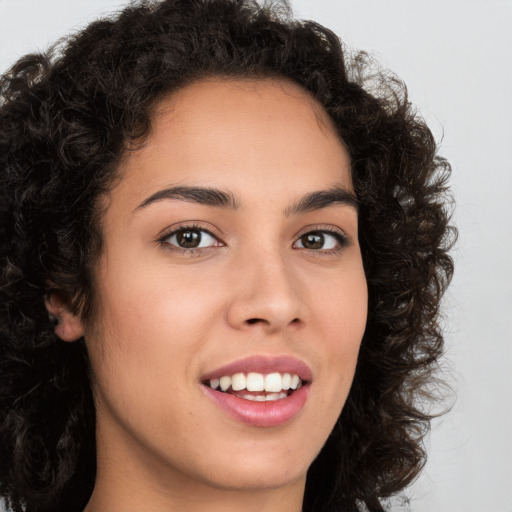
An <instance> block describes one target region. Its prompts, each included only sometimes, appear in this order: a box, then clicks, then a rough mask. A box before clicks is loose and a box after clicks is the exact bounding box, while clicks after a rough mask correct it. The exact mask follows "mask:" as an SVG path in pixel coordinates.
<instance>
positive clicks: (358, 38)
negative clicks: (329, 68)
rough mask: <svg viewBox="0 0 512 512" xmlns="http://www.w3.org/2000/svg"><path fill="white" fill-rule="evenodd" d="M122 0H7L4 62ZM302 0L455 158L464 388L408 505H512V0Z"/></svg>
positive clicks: (506, 508) (456, 327)
mask: <svg viewBox="0 0 512 512" xmlns="http://www.w3.org/2000/svg"><path fill="white" fill-rule="evenodd" d="M123 4H125V2H122V1H117V2H116V1H107V0H73V1H69V0H68V1H66V0H53V1H50V0H44V1H42V0H0V70H2V71H3V70H5V69H6V68H7V67H8V66H9V65H10V64H11V63H12V62H13V61H14V60H15V59H16V58H17V57H18V56H20V55H22V54H24V53H26V52H28V51H33V50H36V49H44V48H45V47H46V46H47V45H48V44H49V43H50V42H52V41H54V40H55V39H56V38H58V37H61V36H63V35H66V34H68V33H69V32H70V31H73V30H77V29H78V28H79V27H80V26H82V25H83V24H84V23H86V22H87V21H89V20H91V19H92V18H94V17H96V16H98V15H100V14H102V13H104V12H109V11H111V10H113V9H116V8H117V7H119V6H120V5H123ZM292 5H293V7H294V11H295V14H296V15H297V16H298V17H301V18H311V19H315V20H317V21H319V22H320V23H322V24H325V25H326V26H328V27H329V28H331V29H333V30H334V31H335V32H336V33H337V34H339V35H340V36H341V37H342V38H343V39H344V40H345V42H346V43H348V44H349V45H350V46H351V47H352V48H355V49H357V48H361V49H365V50H370V51H371V52H373V53H374V54H375V56H376V57H377V58H378V60H379V61H380V62H381V64H382V65H383V66H384V67H386V68H390V69H392V70H393V71H395V72H396V73H397V74H398V75H399V76H400V77H401V78H403V79H404V80H405V82H406V83H407V84H408V87H409V93H410V98H411V100H412V101H413V103H415V104H416V105H417V106H418V108H419V110H420V111H421V112H422V114H423V115H424V117H425V118H426V119H427V121H428V122H429V124H430V126H431V128H432V130H433V132H434V134H435V135H436V137H437V139H438V140H441V139H443V140H442V143H441V154H442V155H444V156H446V157H447V158H448V159H449V160H450V161H451V163H452V165H453V179H452V184H453V190H454V193H455V197H456V201H457V210H456V214H455V221H456V223H457V225H458V227H459V230H460V237H459V242H458V245H457V248H456V250H455V251H454V257H455V260H456V265H457V266H456V274H455V278H454V281H453V285H452V287H451V289H450V292H449V293H448V295H447V297H446V308H445V312H446V329H447V356H446V358H445V367H446V368H447V370H448V371H449V381H450V383H451V385H452V386H453V387H454V388H455V390H456V393H457V399H456V401H455V403H454V405H453V409H452V412H451V413H450V414H449V415H447V416H445V417H444V418H443V419H441V420H437V421H436V422H435V423H434V426H433V430H432V434H431V436H430V438H429V440H428V446H429V454H430V456H429V460H428V463H427V466H426V468H425V471H424V472H423V473H422V475H421V477H420V478H419V480H418V481H417V482H416V483H415V484H414V485H412V486H411V487H410V488H409V489H407V492H406V494H407V495H408V496H409V497H410V498H411V509H412V511H413V512H434V511H435V512H512V495H511V489H512V468H511V466H512V464H511V463H512V385H511V383H510V378H509V376H510V368H511V367H512V328H511V322H510V317H511V316H512V273H511V264H512V258H511V254H512V207H511V205H510V197H511V194H512V100H511V94H512V55H511V53H512V52H511V50H512V1H510V0H481V1H476V0H444V1H441V0H372V1H371V0H358V1H356V0H351V1H348V0H347V1H345V0H292ZM394 509H395V510H397V509H398V507H394Z"/></svg>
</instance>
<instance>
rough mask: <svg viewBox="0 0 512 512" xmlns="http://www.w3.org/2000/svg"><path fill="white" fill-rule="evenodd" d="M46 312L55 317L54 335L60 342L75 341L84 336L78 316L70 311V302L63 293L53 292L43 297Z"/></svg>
mask: <svg viewBox="0 0 512 512" xmlns="http://www.w3.org/2000/svg"><path fill="white" fill-rule="evenodd" d="M44 302H45V305H46V309H47V310H48V312H49V313H50V314H51V315H52V316H53V317H55V319H56V320H57V325H56V326H55V334H56V335H57V336H58V337H59V338H60V339H61V340H62V341H76V340H78V339H79V338H81V337H82V336H83V335H84V326H83V322H82V319H81V318H80V316H79V315H77V314H75V313H73V312H72V311H71V309H70V301H69V300H68V298H67V296H66V294H65V293H63V292H60V291H58V290H53V291H51V292H50V293H48V294H47V295H46V297H45V300H44Z"/></svg>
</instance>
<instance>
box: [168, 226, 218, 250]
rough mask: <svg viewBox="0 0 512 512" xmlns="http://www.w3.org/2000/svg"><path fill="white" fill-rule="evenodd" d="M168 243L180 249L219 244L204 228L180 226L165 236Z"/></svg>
mask: <svg viewBox="0 0 512 512" xmlns="http://www.w3.org/2000/svg"><path fill="white" fill-rule="evenodd" d="M165 241H166V242H167V243H168V244H171V245H175V246H176V247H179V248H181V249H202V248H205V247H212V246H215V245H219V242H218V240H217V239H216V238H215V237H214V236H213V235H212V234H211V233H208V231H206V230H204V229H197V228H194V229H191V228H182V229H179V230H178V231H175V232H174V233H172V234H171V235H170V236H168V237H166V238H165Z"/></svg>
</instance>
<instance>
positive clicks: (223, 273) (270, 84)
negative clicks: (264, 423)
mask: <svg viewBox="0 0 512 512" xmlns="http://www.w3.org/2000/svg"><path fill="white" fill-rule="evenodd" d="M120 177H121V179H120V180H119V182H117V183H116V185H115V187H114V188H113V189H112V190H111V191H110V193H109V196H108V197H107V198H106V201H107V202H106V204H107V206H108V208H107V210H106V213H105V215H104V217H103V219H102V232H103V238H104V248H103V253H102V255H101V258H100V259H99V261H98V264H97V266H96V268H95V269H94V270H95V274H94V275H95V283H96V292H97V293H96V296H97V301H98V302H97V304H96V306H97V308H96V310H97V312H98V313H97V315H96V318H95V319H94V321H93V322H91V323H89V324H87V325H85V324H84V323H83V322H82V321H81V319H80V318H78V317H76V316H74V315H73V314H72V313H70V312H69V311H68V310H67V307H66V304H64V303H62V302H61V301H60V300H59V297H58V296H53V297H50V298H49V299H48V304H47V306H48V309H49V310H50V311H51V312H52V313H53V314H54V315H55V316H56V317H57V318H58V319H59V325H58V326H57V329H56V332H57V334H59V336H60V337H61V338H62V339H63V340H66V341H73V340H75V339H77V338H79V337H80V336H82V335H84V336H85V340H86V344H87V348H88V351H89V355H90V359H91V365H92V372H93V376H92V378H93V390H94V395H95V400H96V408H97V445H98V448H97V449H98V473H97V480H96V484H95V488H94V492H93V494H92V497H91V500H90V502H89V504H88V506H87V508H86V512H105V511H109V512H117V511H119V512H136V511H137V512H140V511H141V510H151V511H154V512H174V511H179V512H182V511H184V510H186V511H188V512H199V511H200V512H221V511H222V512H231V511H233V512H234V511H236V512H239V511H240V510H243V511H245V512H253V511H254V512H256V511H258V512H299V511H300V510H301V508H302V500H303V494H304V486H305V481H306V472H307V470H308V468H309V466H310V465H311V463H312V461H313V460H314V458H315V457H316V455H317V454H318V452H319V451H320V449H321V448H322V446H323V444H324V442H325V440H326V439H327V437H328V435H329V433H330V431H331V430H332V427H333V426H334V423H335V422H336V419H337V418H338V416H339V414H340V412H341V410H342V407H343V405H344V403H345V400H346V397H347V394H348V392H349V389H350V385H351V383H352V379H353V375H354V371H355V366H356V362H357V356H358V351H359V346H360V342H361V338H362V335H363V332H364V328H365V323H366V311H367V288H366V280H365V276H364V271H363V266H362V260H361V253H360V248H359V244H358V237H357V233H358V232H357V210H356V208H355V207H354V205H353V204H351V203H350V201H349V200H343V198H344V197H345V198H346V197H350V195H351V194H353V189H352V184H351V180H350V162H349V156H348V154H347V151H346V150H345V148H344V146H343V144H342V143H341V142H340V140H339V139H338V137H337V135H336V134H335V132H334V129H333V128H332V126H331V124H330V120H329V119H328V117H327V115H326V114H325V112H323V110H322V108H321V106H320V105H319V104H318V103H316V101H315V100H313V99H312V98H311V97H310V96H308V94H307V93H306V92H304V91H303V90H302V89H300V88H299V87H298V86H296V85H294V84H291V83H288V82H285V81H275V80H255V81H249V80H247V81H234V80H232V81H226V80H212V79H210V80H203V81H199V82H196V83H194V84H192V85H190V86H188V87H186V88H185V89H183V90H182V91H180V92H178V93H176V94H174V95H173V96H171V97H169V98H167V99H165V100H164V101H162V102H161V104H160V105H159V108H158V109H157V112H156V114H155V117H154V124H153V130H152V132H151V134H150V136H149V138H148V139H147V141H146V143H145V144H144V146H143V147H142V148H141V149H140V150H137V151H135V152H131V153H128V154H126V155H125V156H124V158H123V161H122V162H121V165H120ZM173 187H188V188H187V190H189V189H190V188H194V189H195V190H196V189H198V188H200V189H202V190H204V189H208V190H211V189H215V190H218V191H221V192H222V193H224V194H225V195H226V196H227V197H228V198H229V201H227V202H226V201H225V202H224V203H225V204H220V203H216V204H205V202H204V201H203V202H201V201H198V200H197V198H196V199H194V198H193V197H192V198H191V197H190V196H186V197H180V198H176V197H171V198H170V197H169V194H167V196H168V197H167V198H164V197H163V196H165V194H161V197H159V198H158V197H157V199H155V193H158V192H159V191H161V190H165V189H169V188H173ZM319 191H324V192H325V191H329V193H330V194H331V195H330V196H329V194H324V195H323V196H321V194H320V195H318V194H317V195H316V196H315V197H316V202H315V201H313V202H311V201H310V203H309V206H308V205H307V204H306V202H305V201H304V198H307V197H308V196H309V198H311V195H312V194H313V193H315V192H319ZM332 191H335V193H332ZM340 191H341V192H340ZM327 196H329V197H331V196H332V197H331V199H325V198H326V197H327ZM151 197H153V199H152V200H149V201H148V198H151ZM319 197H323V198H324V199H323V200H318V198H319ZM336 198H338V199H336ZM340 198H341V199H340ZM301 201H302V202H301ZM187 230H188V231H187ZM184 233H185V234H187V235H194V236H196V237H197V236H201V245H200V246H199V247H197V248H190V247H183V246H180V243H181V242H180V240H182V239H183V236H182V235H183V234H184ZM308 233H309V234H311V233H313V234H314V236H316V237H317V238H316V240H317V241H319V242H318V243H317V244H316V245H310V244H309V241H310V238H308V237H307V235H308ZM318 236H320V238H318ZM254 355H262V356H266V357H275V356H291V357H294V358H296V359H298V360H300V361H302V362H303V363H304V364H306V365H307V366H308V367H309V368H310V369H311V373H312V379H311V383H310V389H309V394H308V398H307V401H306V402H305V404H304V406H303V407H302V408H301V409H300V411H299V412H298V413H297V414H295V415H294V416H293V417H292V418H291V419H290V420H288V421H285V422H284V423H282V424H280V425H278V426H272V427H261V426H255V425H251V424H247V423H243V422H240V421H237V420H236V419H234V418H233V417H231V416H229V415H228V414H226V412H225V411H224V410H222V409H221V408H219V407H218V406H217V405H216V404H215V403H214V402H213V401H212V400H211V399H210V398H209V396H208V394H207V393H205V392H204V382H203V381H202V377H203V376H204V375H205V374H207V373H208V372H211V371H212V370H214V369H215V368H218V367H221V366H223V365H226V364H228V363H231V362H233V361H237V360H239V359H242V358H246V357H249V356H254Z"/></svg>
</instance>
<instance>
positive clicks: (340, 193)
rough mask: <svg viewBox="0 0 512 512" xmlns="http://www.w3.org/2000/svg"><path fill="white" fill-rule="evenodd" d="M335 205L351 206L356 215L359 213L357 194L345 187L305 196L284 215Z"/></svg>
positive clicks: (319, 191) (298, 213)
mask: <svg viewBox="0 0 512 512" xmlns="http://www.w3.org/2000/svg"><path fill="white" fill-rule="evenodd" d="M335 204H341V205H345V206H350V207H351V208H354V209H355V211H356V213H357V212H358V211H359V201H358V200H357V197H356V196H355V194H354V193H352V192H350V191H349V190H347V189H346V188H344V187H341V186H336V187H332V188H329V189H327V190H318V191H316V192H311V193H309V194H307V195H305V196H304V197H302V198H301V199H300V200H299V201H297V202H296V203H295V204H293V205H292V206H290V207H288V208H286V210H285V211H284V214H285V215H286V216H287V217H288V216H290V215H300V214H304V213H308V212H311V211H314V210H320V209H322V208H328V207H329V206H333V205H335Z"/></svg>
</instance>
